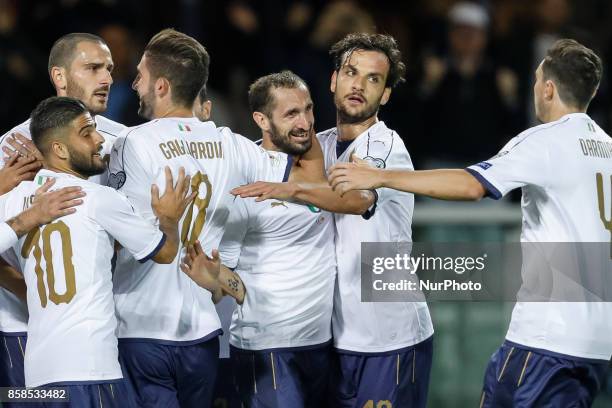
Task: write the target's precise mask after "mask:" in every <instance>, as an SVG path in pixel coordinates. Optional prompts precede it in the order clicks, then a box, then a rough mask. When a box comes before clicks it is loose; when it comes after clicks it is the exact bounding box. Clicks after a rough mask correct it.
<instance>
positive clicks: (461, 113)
mask: <svg viewBox="0 0 612 408" xmlns="http://www.w3.org/2000/svg"><path fill="white" fill-rule="evenodd" d="M455 3H457V1H454V0H413V1H401V2H398V1H392V0H377V1H349V0H342V1H322V0H319V1H290V0H285V1H280V0H268V1H264V0H253V1H238V0H232V1H213V0H202V1H198V0H175V1H160V0H152V1H145V0H97V1H94V0H89V1H87V0H59V1H58V0H0V78H1V80H2V88H1V89H2V90H1V91H0V125H1V129H3V132H4V131H6V130H8V129H10V128H12V127H13V126H14V125H16V124H18V123H21V122H22V121H23V120H25V119H26V117H27V116H28V115H29V113H30V111H31V110H32V109H33V107H34V106H35V105H36V104H37V102H39V101H40V100H42V99H43V98H45V97H47V96H50V95H52V93H53V89H52V87H51V84H50V82H49V79H48V75H47V53H48V51H49V49H50V47H51V45H52V43H53V41H54V40H55V39H57V38H58V37H60V36H61V35H62V34H65V33H68V32H75V31H85V32H92V33H97V34H99V35H101V36H102V37H103V38H105V39H106V41H107V42H108V44H109V46H110V48H111V51H112V54H113V58H114V62H115V65H116V68H115V71H114V75H113V76H114V81H115V82H114V85H113V87H112V89H111V98H110V102H109V110H108V112H107V114H106V116H108V117H109V118H111V119H114V120H117V121H119V122H122V123H124V124H126V125H135V124H138V123H141V122H142V119H140V118H138V116H137V114H136V111H137V108H138V100H137V98H136V95H135V92H134V91H132V90H131V82H132V80H133V78H134V72H135V67H136V64H137V62H138V59H139V58H140V55H141V52H142V49H143V46H144V44H146V42H147V41H148V39H149V38H150V37H151V36H152V35H153V34H155V33H156V32H157V31H159V30H160V29H162V28H165V27H173V28H175V29H178V30H180V31H183V32H186V33H188V34H190V35H192V36H194V37H195V38H197V39H198V40H200V42H202V43H203V44H204V45H205V47H206V48H207V49H208V51H209V53H210V55H211V70H210V78H209V81H208V84H209V96H210V99H211V100H212V102H213V114H212V119H213V120H214V121H215V122H216V123H217V124H219V125H228V126H230V127H231V128H232V129H234V130H235V131H237V132H240V133H243V134H244V135H246V136H248V137H250V138H252V139H256V138H259V134H258V131H257V130H256V128H255V126H254V124H253V123H252V120H251V118H250V114H249V112H248V107H247V106H246V90H247V88H248V85H249V83H250V82H252V81H253V80H254V79H256V78H257V77H258V76H260V75H263V74H267V73H270V72H275V71H279V70H281V69H291V70H293V71H294V72H296V73H297V74H298V75H300V76H302V77H303V78H304V79H305V80H306V81H307V83H308V84H309V85H310V87H311V93H312V96H313V100H314V103H315V118H316V128H317V129H318V130H324V129H326V128H329V127H331V126H333V124H334V121H335V111H334V108H333V103H332V99H331V94H330V92H329V78H330V75H331V68H332V67H331V64H330V59H329V58H328V55H327V50H328V49H329V46H330V45H331V44H333V43H334V42H335V41H336V40H338V39H339V38H341V37H342V36H344V35H345V34H347V33H349V32H352V31H378V32H384V33H388V34H392V35H393V36H395V38H396V39H397V40H398V41H399V44H400V47H401V49H402V51H403V54H404V61H405V62H406V64H407V67H408V70H407V75H406V83H405V84H403V85H401V86H400V87H399V88H397V89H395V90H394V91H393V95H392V98H391V102H390V103H389V104H388V105H387V106H385V107H384V108H383V109H382V111H381V113H380V118H381V119H383V120H385V121H386V122H387V124H388V126H389V127H391V128H393V129H395V130H397V132H398V133H399V134H400V135H401V137H402V138H403V139H404V141H405V144H406V146H407V148H408V150H409V152H410V153H411V155H412V158H413V161H414V164H415V167H416V168H420V169H422V168H430V167H441V166H465V165H467V164H470V163H472V162H474V161H479V160H480V159H485V158H487V157H490V156H493V155H494V154H495V153H496V152H497V151H498V150H499V149H500V148H501V147H502V146H503V144H504V143H505V141H507V140H508V139H509V138H510V137H512V136H514V135H515V134H517V133H518V132H520V131H521V130H523V129H525V128H527V127H529V126H533V125H534V124H536V122H535V119H534V117H533V114H532V113H531V112H532V110H533V103H532V94H531V89H532V85H533V82H532V81H533V70H534V69H535V67H536V66H537V65H538V64H539V62H540V60H541V56H542V49H543V47H544V46H545V45H546V44H550V43H552V41H554V39H556V38H562V37H572V38H575V39H577V40H579V41H581V42H583V43H584V44H585V45H587V46H589V47H591V48H593V49H595V50H596V51H597V52H598V53H599V55H600V56H601V57H602V58H603V60H604V67H608V66H609V64H610V62H611V61H610V60H611V59H612V41H610V40H611V39H612V24H610V22H612V2H611V1H609V0H580V1H572V0H491V1H480V2H477V4H479V5H482V6H483V7H484V8H485V10H486V12H487V14H488V17H489V23H488V25H487V26H486V27H484V28H483V27H481V28H478V27H473V26H467V27H466V26H464V25H462V26H461V27H458V26H457V24H452V23H451V22H449V18H448V15H449V14H448V13H449V10H450V9H451V7H452V6H453V5H454V4H455ZM466 59H467V60H469V61H471V66H470V67H471V68H469V69H467V73H466V70H461V69H456V67H457V66H461V63H460V61H462V60H466ZM609 86H610V85H609V75H608V71H605V72H604V79H603V81H602V84H601V87H600V90H599V93H598V96H597V97H596V98H595V100H594V101H593V103H592V104H591V108H590V110H589V114H591V116H592V117H593V118H594V119H595V120H596V121H597V122H598V123H599V124H600V125H601V126H602V127H603V128H604V129H605V130H606V131H608V132H609V131H610V127H611V126H612V101H611V96H610V88H609ZM516 200H517V196H516V195H515V196H514V197H512V198H511V199H509V200H505V201H504V202H502V203H496V204H492V203H491V202H488V201H487V200H485V201H484V202H482V203H478V204H469V205H463V204H455V203H451V204H449V203H436V202H433V201H431V200H417V203H416V206H415V219H414V233H413V236H414V240H415V241H479V242H487V241H505V240H509V241H516V240H518V233H519V232H520V210H519V208H518V203H517V201H516ZM517 273H518V271H517ZM511 308H512V304H510V303H505V304H502V303H499V304H496V303H486V304H473V303H448V302H447V303H441V302H440V303H433V304H431V310H432V317H433V319H434V326H435V329H436V336H435V353H434V370H433V374H432V379H431V383H430V406H431V407H444V408H453V407H457V408H463V407H467V406H477V404H478V400H479V398H480V386H481V383H482V376H483V372H484V368H485V365H486V363H487V361H488V358H489V356H490V354H491V353H493V352H494V351H495V349H496V348H497V347H498V346H499V344H500V343H501V341H502V339H503V336H504V334H505V330H506V328H507V324H508V319H509V314H510V311H511ZM611 395H612V379H611V380H610V381H609V384H608V386H607V391H605V392H604V393H603V394H602V395H601V397H600V398H599V399H598V404H599V405H598V406H600V407H604V406H611V405H609V404H612V402H611V401H612V398H611V397H610V396H611Z"/></svg>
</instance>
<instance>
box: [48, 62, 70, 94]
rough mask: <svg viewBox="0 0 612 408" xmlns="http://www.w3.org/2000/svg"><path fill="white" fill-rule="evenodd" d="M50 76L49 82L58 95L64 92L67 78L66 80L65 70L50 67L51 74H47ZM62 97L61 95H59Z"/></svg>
mask: <svg viewBox="0 0 612 408" xmlns="http://www.w3.org/2000/svg"><path fill="white" fill-rule="evenodd" d="M49 75H50V76H51V82H52V83H53V86H54V87H55V90H56V91H57V93H58V94H60V90H61V91H66V86H67V78H66V68H62V67H51V72H50V73H49ZM60 96H62V95H60Z"/></svg>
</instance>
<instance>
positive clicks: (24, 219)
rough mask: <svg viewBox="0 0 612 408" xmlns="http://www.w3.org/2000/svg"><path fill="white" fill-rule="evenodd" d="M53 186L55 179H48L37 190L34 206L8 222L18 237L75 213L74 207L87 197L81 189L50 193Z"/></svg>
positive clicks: (67, 188)
mask: <svg viewBox="0 0 612 408" xmlns="http://www.w3.org/2000/svg"><path fill="white" fill-rule="evenodd" d="M53 184H55V179H48V180H47V181H46V182H45V184H43V185H42V186H41V187H40V188H39V189H38V190H36V195H35V196H34V201H33V202H32V205H31V206H30V207H29V208H28V209H27V210H25V211H23V212H22V213H20V214H19V215H17V216H16V217H13V218H11V219H10V220H8V221H7V224H8V225H9V226H10V227H11V228H12V229H13V231H15V234H16V235H17V237H21V236H23V235H25V234H27V233H28V232H29V231H30V230H31V229H32V228H36V227H38V226H39V225H42V224H47V223H49V222H51V221H53V220H55V219H57V218H60V217H63V216H65V215H69V214H72V213H74V212H75V211H76V209H75V208H74V207H76V206H78V205H81V204H82V203H83V200H82V197H84V196H85V192H84V191H83V190H82V189H81V187H64V188H62V189H60V190H56V191H52V192H49V189H50V188H51V186H53Z"/></svg>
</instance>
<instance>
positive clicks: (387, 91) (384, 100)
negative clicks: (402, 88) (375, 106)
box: [380, 86, 391, 105]
mask: <svg viewBox="0 0 612 408" xmlns="http://www.w3.org/2000/svg"><path fill="white" fill-rule="evenodd" d="M389 98H391V87H390V86H389V87H387V88H385V90H384V92H383V94H382V98H380V104H381V105H386V104H387V102H389Z"/></svg>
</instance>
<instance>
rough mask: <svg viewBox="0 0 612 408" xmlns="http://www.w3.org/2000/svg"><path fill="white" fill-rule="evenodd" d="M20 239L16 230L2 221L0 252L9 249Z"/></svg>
mask: <svg viewBox="0 0 612 408" xmlns="http://www.w3.org/2000/svg"><path fill="white" fill-rule="evenodd" d="M17 241H18V238H17V234H15V231H13V229H12V228H11V227H10V226H9V225H8V224H7V223H6V222H2V223H0V253H2V252H4V251H7V250H9V248H11V247H12V246H13V245H15V244H16V243H17Z"/></svg>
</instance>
